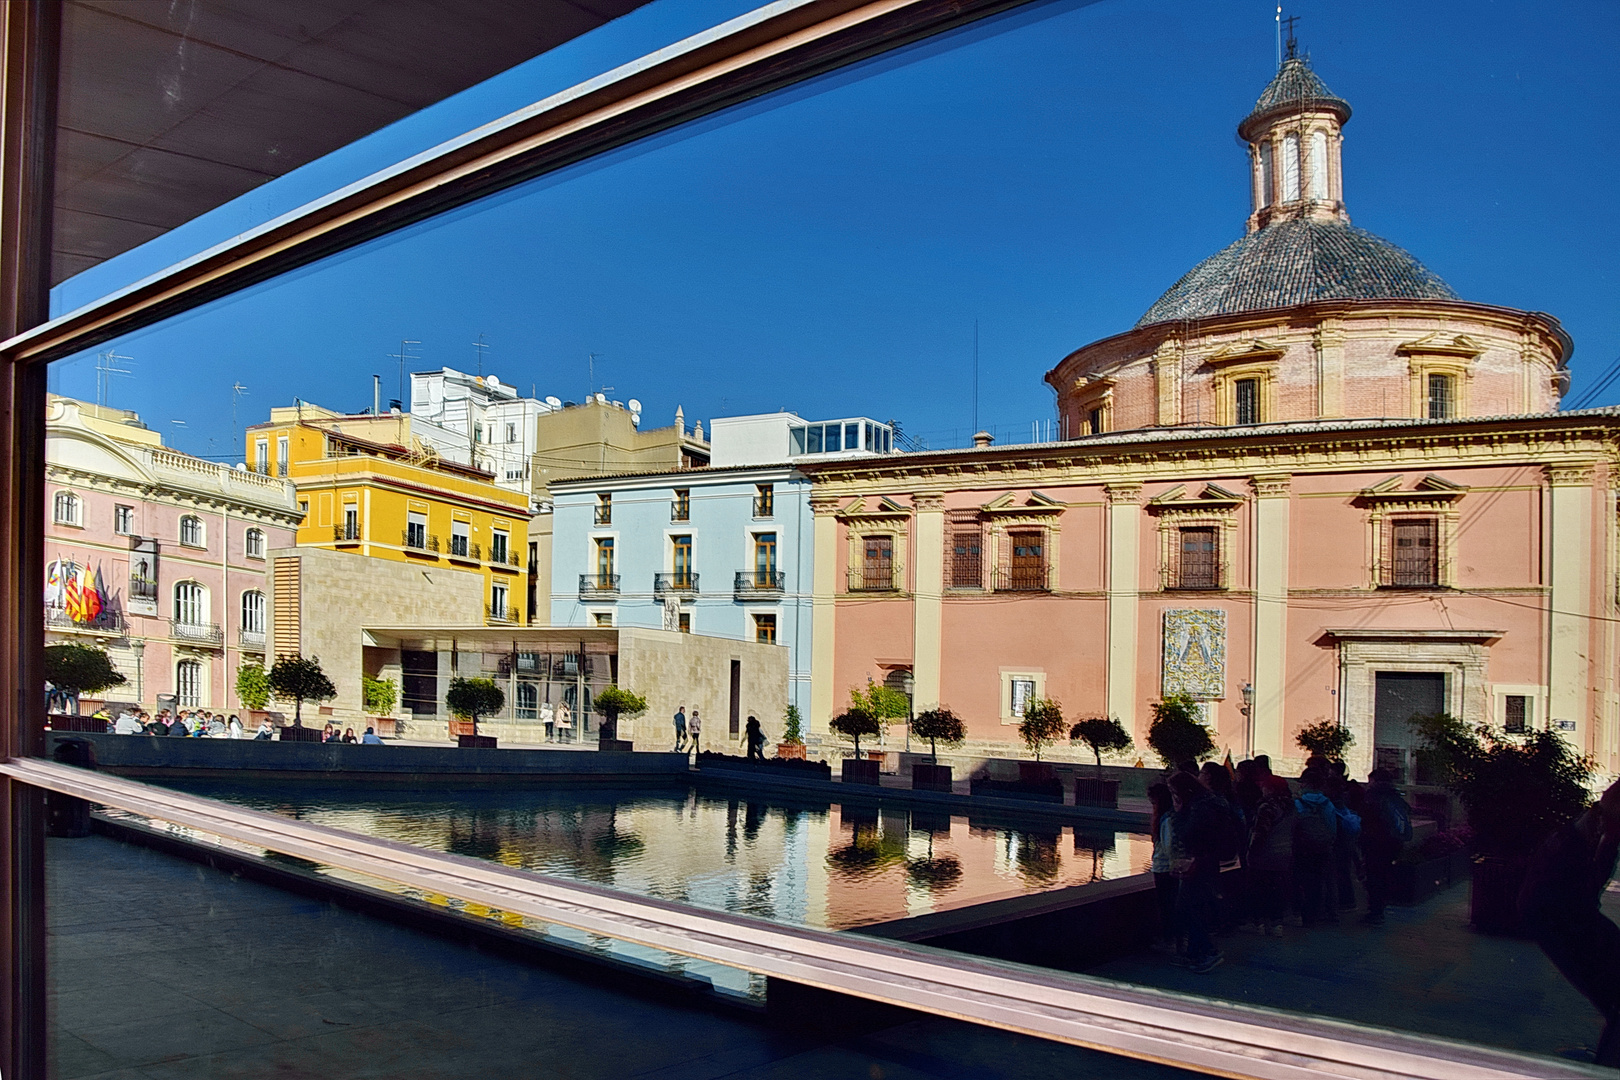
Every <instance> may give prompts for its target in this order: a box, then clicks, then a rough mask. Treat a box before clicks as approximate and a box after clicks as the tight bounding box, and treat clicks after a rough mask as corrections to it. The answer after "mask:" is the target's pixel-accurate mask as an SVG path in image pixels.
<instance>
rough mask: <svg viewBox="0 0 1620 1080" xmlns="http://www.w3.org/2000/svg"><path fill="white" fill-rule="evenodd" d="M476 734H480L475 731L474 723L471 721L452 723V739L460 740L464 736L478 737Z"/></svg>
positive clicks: (454, 721) (455, 721)
mask: <svg viewBox="0 0 1620 1080" xmlns="http://www.w3.org/2000/svg"><path fill="white" fill-rule="evenodd" d="M476 734H478V733H477V732H476V731H474V730H473V722H472V721H471V720H452V721H450V737H451V738H452V739H459V738H460V737H461V736H463V735H476Z"/></svg>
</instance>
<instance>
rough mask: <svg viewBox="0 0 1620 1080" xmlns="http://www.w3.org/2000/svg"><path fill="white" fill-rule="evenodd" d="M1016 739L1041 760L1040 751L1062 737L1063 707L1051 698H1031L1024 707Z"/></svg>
mask: <svg viewBox="0 0 1620 1080" xmlns="http://www.w3.org/2000/svg"><path fill="white" fill-rule="evenodd" d="M1018 737H1019V738H1020V739H1023V740H1024V745H1025V746H1027V747H1029V749H1030V752H1031V753H1032V754H1034V755H1035V760H1036V761H1039V760H1041V751H1042V750H1044V749H1046V748H1047V747H1048V746H1051V745H1052V744H1053V743H1055V742H1057V741H1058V740H1059V739H1061V738H1062V737H1063V707H1062V706H1061V705H1059V704H1058V703H1057V702H1055V701H1053V700H1052V699H1051V698H1031V699H1030V700H1029V701H1028V702H1026V703H1025V705H1024V719H1023V720H1022V721H1021V722H1020V723H1019V725H1018Z"/></svg>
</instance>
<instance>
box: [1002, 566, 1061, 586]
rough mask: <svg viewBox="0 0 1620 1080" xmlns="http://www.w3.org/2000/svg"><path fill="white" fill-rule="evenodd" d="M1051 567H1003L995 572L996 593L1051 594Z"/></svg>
mask: <svg viewBox="0 0 1620 1080" xmlns="http://www.w3.org/2000/svg"><path fill="white" fill-rule="evenodd" d="M1051 578H1052V573H1051V567H1049V566H1047V565H1045V564H1044V563H1043V564H1041V565H1040V566H1010V567H1008V566H1004V567H1001V568H1000V569H998V570H997V571H996V591H997V592H1051V591H1052V585H1051Z"/></svg>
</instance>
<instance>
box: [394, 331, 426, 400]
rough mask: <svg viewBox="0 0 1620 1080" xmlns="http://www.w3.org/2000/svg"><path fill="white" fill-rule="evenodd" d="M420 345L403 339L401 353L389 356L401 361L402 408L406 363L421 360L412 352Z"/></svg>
mask: <svg viewBox="0 0 1620 1080" xmlns="http://www.w3.org/2000/svg"><path fill="white" fill-rule="evenodd" d="M420 344H422V343H421V342H420V341H413V340H411V339H410V338H402V339H400V343H399V352H397V353H389V354H388V357H389V359H391V360H398V361H399V404H400V407H401V408H403V407H404V405H405V361H407V360H420V359H421V357H419V356H417V355H416V354H414V353H412V352H411V346H412V345H420Z"/></svg>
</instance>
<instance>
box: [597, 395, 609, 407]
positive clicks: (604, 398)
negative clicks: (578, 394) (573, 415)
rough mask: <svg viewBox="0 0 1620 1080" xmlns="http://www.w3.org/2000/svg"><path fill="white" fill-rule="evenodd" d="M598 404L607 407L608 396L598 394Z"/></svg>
mask: <svg viewBox="0 0 1620 1080" xmlns="http://www.w3.org/2000/svg"><path fill="white" fill-rule="evenodd" d="M596 403H597V404H598V405H606V404H607V395H606V394H597V395H596Z"/></svg>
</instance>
